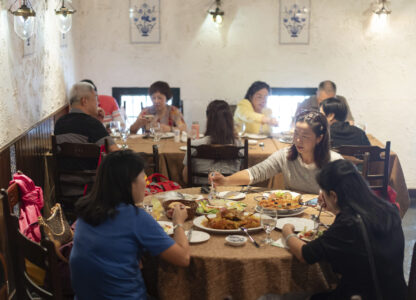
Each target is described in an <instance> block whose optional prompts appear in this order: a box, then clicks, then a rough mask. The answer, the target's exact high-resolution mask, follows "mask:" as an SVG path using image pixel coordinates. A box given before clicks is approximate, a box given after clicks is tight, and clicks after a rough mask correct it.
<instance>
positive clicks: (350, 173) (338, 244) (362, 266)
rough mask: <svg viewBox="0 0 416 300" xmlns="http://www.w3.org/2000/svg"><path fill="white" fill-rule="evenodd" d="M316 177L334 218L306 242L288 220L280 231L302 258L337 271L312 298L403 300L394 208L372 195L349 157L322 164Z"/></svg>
mask: <svg viewBox="0 0 416 300" xmlns="http://www.w3.org/2000/svg"><path fill="white" fill-rule="evenodd" d="M317 181H318V183H319V187H320V188H321V193H320V202H321V205H322V206H323V207H325V208H326V209H327V210H328V211H330V212H332V213H333V214H334V215H335V216H336V217H335V221H334V223H333V224H332V225H331V227H330V228H329V229H328V230H326V231H324V233H323V235H322V236H320V237H318V238H317V239H315V240H313V241H311V242H310V243H308V244H306V243H305V242H304V241H302V240H300V239H299V238H298V237H297V235H296V234H295V233H294V226H293V225H292V224H286V225H284V227H283V231H282V233H283V239H284V241H285V242H286V245H287V247H288V248H289V249H290V251H291V252H292V253H293V254H294V255H295V256H296V257H297V258H298V259H299V260H300V261H301V262H305V263H308V264H314V263H317V262H321V261H326V262H328V263H329V264H330V265H331V267H332V269H333V271H334V272H336V273H338V274H340V275H341V280H340V282H339V283H338V285H337V287H336V289H335V290H332V291H329V292H324V293H320V294H316V295H314V296H312V298H311V299H312V300H321V299H353V298H351V297H352V296H360V297H361V298H360V299H363V300H367V299H397V300H399V299H406V294H407V288H406V283H405V280H404V276H403V256H404V236H403V230H402V227H401V220H400V215H399V212H398V210H397V207H396V206H394V205H392V204H391V203H388V202H387V201H386V200H384V199H382V198H379V197H377V196H376V195H375V194H374V193H373V192H372V191H371V190H370V189H369V187H368V185H367V183H366V182H365V181H364V179H363V177H362V176H361V174H360V173H359V172H358V171H357V169H356V167H355V166H354V165H353V164H352V163H351V162H350V161H348V160H336V161H334V162H331V163H328V164H327V165H325V166H324V167H323V168H322V170H321V171H320V172H319V174H318V175H317ZM365 235H366V236H368V237H367V238H365ZM366 239H368V241H366ZM366 243H368V247H367V245H366ZM370 245H371V246H370ZM369 249H371V250H369ZM371 260H374V262H373V265H374V268H373V267H372V263H371ZM372 272H374V274H376V275H375V276H374V275H373V274H372ZM380 296H381V297H382V298H381V297H380Z"/></svg>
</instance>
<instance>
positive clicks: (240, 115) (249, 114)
mask: <svg viewBox="0 0 416 300" xmlns="http://www.w3.org/2000/svg"><path fill="white" fill-rule="evenodd" d="M269 93H270V86H269V85H268V84H267V83H265V82H263V81H255V82H253V83H252V84H251V86H250V87H249V88H248V90H247V93H246V95H245V96H244V99H243V100H241V101H240V102H239V103H238V105H237V108H236V110H235V113H234V122H235V123H236V125H237V126H239V127H241V126H242V125H243V124H245V127H246V128H245V132H247V133H255V134H258V133H260V134H270V132H271V128H270V126H277V125H278V123H277V120H276V119H275V118H273V117H272V111H271V110H270V109H269V108H267V107H266V105H267V97H268V96H269Z"/></svg>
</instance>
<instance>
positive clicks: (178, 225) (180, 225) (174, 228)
mask: <svg viewBox="0 0 416 300" xmlns="http://www.w3.org/2000/svg"><path fill="white" fill-rule="evenodd" d="M178 227H182V229H183V230H185V229H184V228H183V224H176V225H174V226H173V231H174V232H175V230H176V228H178Z"/></svg>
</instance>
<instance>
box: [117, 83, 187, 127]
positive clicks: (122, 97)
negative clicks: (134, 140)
mask: <svg viewBox="0 0 416 300" xmlns="http://www.w3.org/2000/svg"><path fill="white" fill-rule="evenodd" d="M148 90H149V88H113V97H114V98H115V99H116V100H117V103H118V105H119V106H120V107H123V108H124V110H125V112H126V117H127V120H126V122H127V124H128V125H131V124H133V123H134V121H136V119H137V117H138V116H139V114H140V112H141V111H142V109H143V108H144V107H147V106H151V105H152V99H151V98H150V96H149V95H148ZM171 90H172V94H173V97H172V99H170V100H168V101H167V102H166V103H167V104H168V105H174V106H176V107H178V108H179V109H180V110H181V111H182V105H181V103H182V101H181V100H180V89H179V88H171Z"/></svg>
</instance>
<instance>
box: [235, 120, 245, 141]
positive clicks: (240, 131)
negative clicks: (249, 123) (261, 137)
mask: <svg viewBox="0 0 416 300" xmlns="http://www.w3.org/2000/svg"><path fill="white" fill-rule="evenodd" d="M245 132H246V123H242V124H241V125H240V126H239V127H238V131H237V134H238V138H239V139H240V140H241V139H242V138H243V135H244V133H245Z"/></svg>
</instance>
